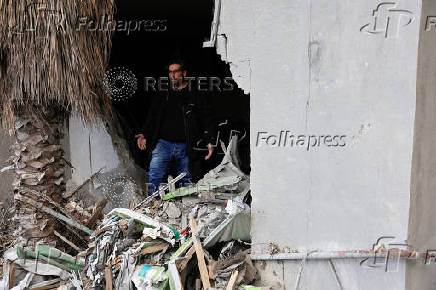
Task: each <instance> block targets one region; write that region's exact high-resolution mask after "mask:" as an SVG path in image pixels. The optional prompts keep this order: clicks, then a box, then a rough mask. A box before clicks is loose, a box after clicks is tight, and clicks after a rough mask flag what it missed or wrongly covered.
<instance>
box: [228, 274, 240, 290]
mask: <svg viewBox="0 0 436 290" xmlns="http://www.w3.org/2000/svg"><path fill="white" fill-rule="evenodd" d="M238 273H239V272H238V270H235V271H233V273H232V276H230V280H229V283H227V287H226V290H233V289H235V282H236V279H237V278H238Z"/></svg>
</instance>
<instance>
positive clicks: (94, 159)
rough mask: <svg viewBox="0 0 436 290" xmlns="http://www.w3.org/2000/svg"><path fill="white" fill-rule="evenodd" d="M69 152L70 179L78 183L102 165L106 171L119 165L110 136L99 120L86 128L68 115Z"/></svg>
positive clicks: (79, 121) (77, 119) (74, 117)
mask: <svg viewBox="0 0 436 290" xmlns="http://www.w3.org/2000/svg"><path fill="white" fill-rule="evenodd" d="M69 134H70V154H71V163H72V165H73V167H74V169H73V170H72V178H71V180H72V181H73V182H74V183H75V184H76V185H80V184H82V183H83V181H85V180H86V179H87V178H89V177H90V176H91V175H92V174H94V173H95V172H97V171H98V170H100V169H101V168H103V167H104V170H103V171H102V172H108V171H110V170H112V169H115V168H117V167H118V166H119V164H120V160H119V158H118V155H117V153H116V152H115V148H114V147H113V145H112V141H111V136H110V135H109V134H108V132H107V131H106V128H105V127H104V124H103V123H102V122H100V123H99V124H98V125H95V126H94V127H93V128H88V127H87V126H86V125H84V124H83V122H82V121H81V120H80V119H79V118H77V117H76V116H71V117H70V122H69Z"/></svg>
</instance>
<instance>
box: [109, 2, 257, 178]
mask: <svg viewBox="0 0 436 290" xmlns="http://www.w3.org/2000/svg"><path fill="white" fill-rule="evenodd" d="M116 2H117V3H116V4H117V12H116V16H115V19H116V20H117V21H125V22H128V21H137V22H138V23H141V21H142V24H144V23H145V21H148V22H147V27H146V25H144V26H142V27H141V28H138V29H136V30H131V31H130V30H127V31H126V30H124V31H123V29H118V28H117V29H116V31H115V33H114V36H113V47H112V53H111V60H110V68H114V67H123V68H126V69H128V70H130V71H131V72H133V74H134V75H135V76H136V79H137V81H138V85H137V90H136V92H135V94H134V95H133V96H132V97H131V98H129V99H127V100H124V101H118V102H113V107H114V109H115V110H114V111H115V113H116V114H117V116H118V119H119V120H120V125H121V127H122V130H123V135H124V137H125V138H126V141H127V143H128V145H129V149H130V151H131V153H132V155H133V157H134V159H135V162H136V163H137V164H138V165H139V166H141V167H143V168H145V167H146V164H145V156H144V152H143V151H140V150H139V149H138V148H137V146H136V143H135V138H134V135H135V134H137V133H138V131H139V129H140V128H141V127H142V125H143V123H144V122H145V119H146V116H147V112H148V108H149V105H150V102H151V99H152V98H153V97H155V95H153V94H158V92H157V93H152V92H150V91H149V92H146V91H145V90H144V78H145V77H154V78H159V77H162V76H167V72H166V64H167V62H168V59H169V58H171V57H172V56H173V55H174V54H180V55H181V56H182V57H183V58H184V59H186V60H187V61H188V63H189V71H188V74H189V75H190V76H193V77H198V76H205V77H211V76H213V77H219V78H221V79H223V78H224V77H231V73H230V69H229V67H228V65H227V64H225V63H224V62H223V61H221V59H220V56H219V55H217V54H216V51H215V48H203V47H202V44H203V42H204V41H207V40H209V38H210V29H211V23H212V19H213V9H214V8H213V7H214V3H213V0H185V1H174V0H159V1H157V0H154V1H143V0H118V1H116ZM150 21H153V22H150ZM131 23H134V22H131ZM120 27H122V26H120ZM131 27H135V24H132V25H131ZM233 84H234V89H233V90H231V91H225V92H224V91H221V92H218V91H213V92H209V93H208V96H209V98H210V103H211V105H212V106H213V108H214V112H215V117H216V123H217V126H218V128H219V130H218V131H219V134H220V136H219V139H220V140H222V141H223V142H224V143H225V144H228V139H229V137H230V135H231V134H238V135H239V136H240V139H241V140H240V142H239V147H238V149H239V155H240V159H241V165H242V168H241V169H242V170H243V171H244V172H245V173H247V174H248V173H249V172H250V148H249V144H250V141H249V140H250V138H249V120H250V119H249V118H250V103H249V96H248V95H245V94H244V93H243V92H242V90H240V89H239V88H237V85H236V84H235V83H233ZM216 149H217V150H215V153H218V154H215V153H214V155H213V158H212V159H211V160H209V161H207V162H204V166H203V173H205V172H207V171H208V170H210V169H211V168H213V167H215V166H216V165H217V164H218V163H219V162H220V161H221V159H222V157H223V152H222V150H221V146H218V147H217V148H216Z"/></svg>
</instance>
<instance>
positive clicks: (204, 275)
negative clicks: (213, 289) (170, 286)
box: [189, 219, 210, 289]
mask: <svg viewBox="0 0 436 290" xmlns="http://www.w3.org/2000/svg"><path fill="white" fill-rule="evenodd" d="M189 225H190V226H191V231H192V237H193V239H194V247H195V253H196V254H197V261H198V268H199V269H200V278H201V282H202V284H203V288H204V289H209V288H210V281H209V272H208V271H207V267H206V262H205V261H204V252H203V247H202V246H201V242H200V239H199V238H198V237H197V233H198V229H197V222H196V221H195V219H191V220H190V221H189Z"/></svg>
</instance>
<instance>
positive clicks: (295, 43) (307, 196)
mask: <svg viewBox="0 0 436 290" xmlns="http://www.w3.org/2000/svg"><path fill="white" fill-rule="evenodd" d="M380 3H381V2H378V1H374V0H370V1H368V0H358V1H344V0H317V1H314V0H309V1H307V0H295V1H289V0H277V1H261V0H223V1H222V9H221V17H220V26H219V29H218V33H219V35H221V37H224V36H225V38H226V39H225V41H223V40H222V39H221V40H219V41H218V42H217V46H218V47H217V52H218V53H223V52H225V55H224V56H223V55H222V58H223V59H224V60H225V61H227V62H229V63H230V68H231V70H232V73H233V76H234V78H235V80H236V82H237V83H238V85H239V86H240V87H241V88H243V89H244V91H245V92H246V93H248V92H249V93H250V98H251V162H252V163H251V168H252V171H251V172H252V173H251V188H252V196H253V203H252V239H253V243H254V247H253V250H254V251H257V252H262V251H265V247H266V246H265V245H267V244H268V243H269V242H274V243H276V244H278V245H279V246H280V247H290V248H291V249H297V250H299V251H311V250H320V251H329V250H353V249H370V248H371V247H372V245H373V243H374V242H375V241H376V239H377V238H378V237H380V236H384V235H391V236H396V238H397V241H400V242H402V241H404V240H405V239H406V238H407V225H408V218H409V198H410V174H411V157H412V144H413V125H414V113H415V102H416V73H417V52H418V36H419V33H418V30H419V20H420V13H421V1H416V0H404V1H401V2H398V5H397V7H396V8H398V9H405V10H408V11H411V15H413V17H414V18H413V21H412V22H411V23H410V24H409V25H407V26H404V27H400V29H399V34H398V35H393V36H392V33H391V32H390V34H389V37H388V38H385V37H384V36H383V35H382V34H371V33H366V32H365V31H363V32H361V31H360V28H361V27H362V26H363V25H365V24H366V23H370V22H373V21H374V18H373V17H372V14H373V10H375V9H376V8H377V5H379V4H380ZM400 21H402V22H401V25H402V24H404V19H403V18H401V19H400ZM223 45H225V47H223ZM281 130H289V131H291V132H292V134H295V135H317V136H320V135H346V136H347V137H346V139H345V140H346V146H345V147H336V148H334V147H330V148H329V147H325V146H324V147H322V146H320V147H317V148H312V149H310V150H309V151H306V149H305V148H298V147H286V148H284V147H269V146H266V145H262V146H256V139H257V136H258V132H260V131H264V132H269V133H270V134H276V135H278V134H280V131H281ZM319 263H323V262H319ZM324 263H325V262H324ZM349 264H350V267H347V266H344V265H342V266H340V272H341V274H340V275H345V276H347V275H348V276H349V277H347V278H346V279H345V280H346V281H349V283H348V282H344V283H348V284H347V285H350V287H348V288H344V289H404V283H405V282H404V267H402V268H401V269H400V271H398V272H397V273H393V274H391V275H380V274H378V273H377V272H376V271H373V272H371V271H370V270H368V269H363V268H361V267H359V266H358V260H351V261H349ZM352 265H357V267H354V266H352ZM320 267H321V268H320V269H321V270H320V269H318V270H315V269H314V270H313V271H314V272H313V274H314V275H318V274H317V273H325V274H322V275H324V276H322V277H324V278H325V279H326V280H325V281H326V283H330V282H327V281H330V280H331V279H330V278H331V277H330V278H329V277H328V276H327V275H330V274H328V271H327V270H325V269H324V268H326V267H327V266H326V265H322V266H320ZM322 269H324V270H322ZM308 271H310V268H309V270H308ZM309 273H310V272H309ZM264 274H265V275H271V273H268V272H266V273H264ZM284 275H285V276H286V275H288V274H287V272H285V273H284ZM289 275H291V276H292V275H293V274H289ZM360 275H361V276H360ZM305 277H306V276H305ZM322 277H320V279H321V278H322ZM303 278H304V277H303ZM309 278H310V275H309V276H307V278H304V279H306V280H305V281H304V283H305V284H304V285H305V287H306V288H301V289H322V288H319V287H318V286H317V285H319V284H318V282H316V281H315V280H313V279H312V278H310V279H309ZM373 278H374V279H375V278H376V279H377V280H374V281H375V282H374V283H375V284H374V285H377V286H374V287H375V288H366V287H365V285H364V284H365V283H364V281H365V280H367V279H373ZM311 279H312V280H311ZM347 279H348V280H347ZM284 280H285V281H291V280H293V279H292V278H289V277H288V278H285V279H284ZM392 281H395V282H392ZM353 283H354V284H353ZM286 284H287V285H286V286H287V287H288V286H293V284H292V283H291V282H289V285H288V283H286ZM353 285H354V286H353ZM330 286H331V287H332V288H330V287H326V288H323V289H338V288H336V286H334V285H330ZM383 287H384V288H383Z"/></svg>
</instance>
